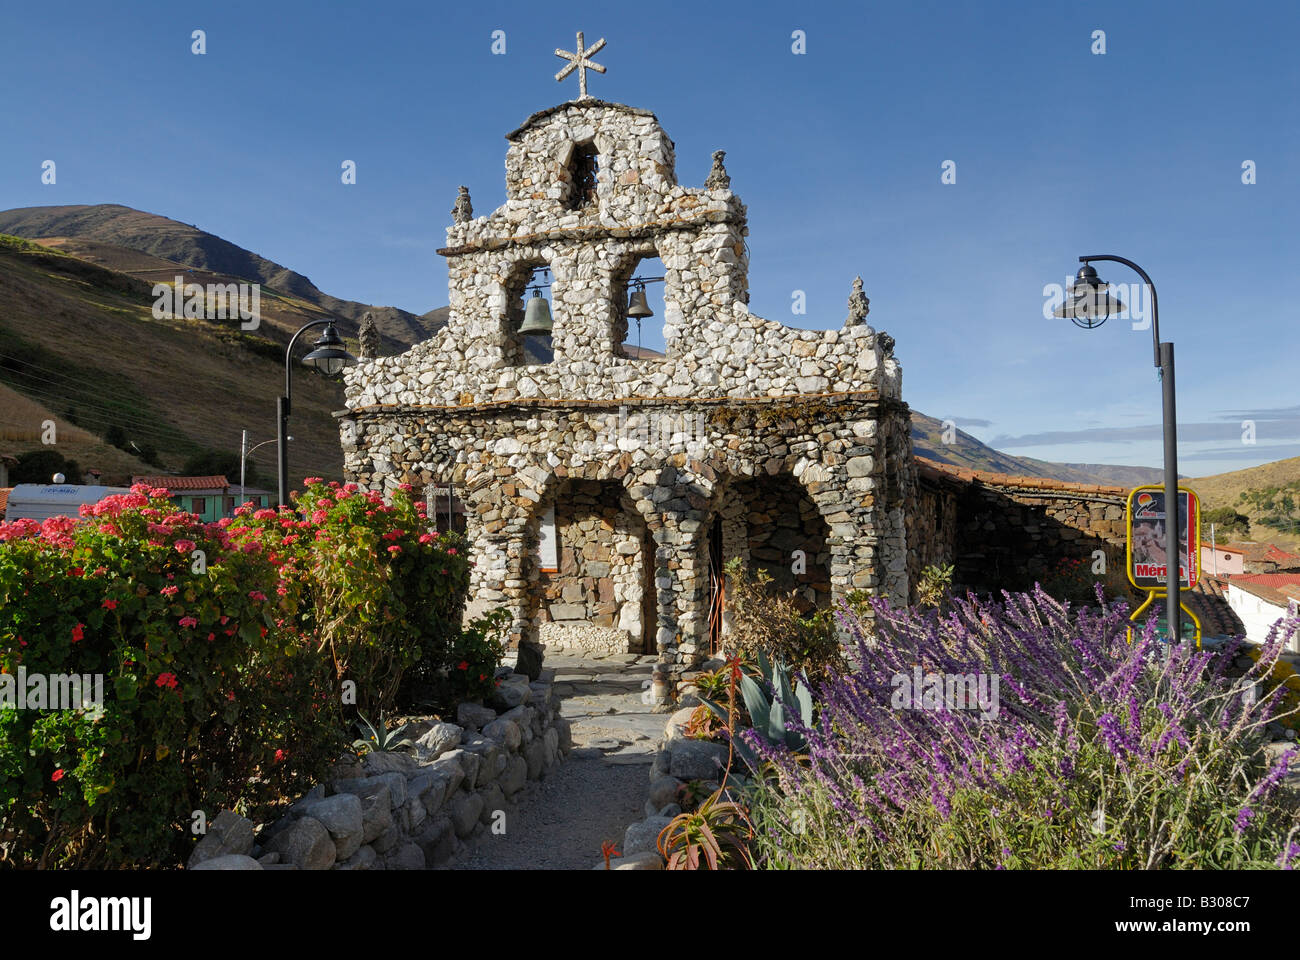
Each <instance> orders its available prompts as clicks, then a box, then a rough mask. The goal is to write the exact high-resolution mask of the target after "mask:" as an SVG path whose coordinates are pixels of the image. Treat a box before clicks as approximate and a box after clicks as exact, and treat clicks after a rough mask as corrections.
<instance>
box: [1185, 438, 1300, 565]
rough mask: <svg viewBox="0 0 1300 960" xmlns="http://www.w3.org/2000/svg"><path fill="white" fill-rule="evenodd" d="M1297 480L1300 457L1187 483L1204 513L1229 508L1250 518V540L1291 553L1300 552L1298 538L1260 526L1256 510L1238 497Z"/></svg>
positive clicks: (1217, 474) (1298, 478)
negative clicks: (1276, 546) (1194, 492)
mask: <svg viewBox="0 0 1300 960" xmlns="http://www.w3.org/2000/svg"><path fill="white" fill-rule="evenodd" d="M1294 480H1300V457H1291V458H1289V459H1287V460H1274V461H1273V462H1272V463H1263V464H1260V465H1259V466H1258V467H1248V468H1247V469H1245V470H1232V471H1230V472H1228V473H1216V474H1213V475H1212V476H1208V477H1197V478H1195V479H1192V480H1188V481H1187V485H1188V486H1189V487H1191V488H1192V489H1193V490H1195V491H1196V492H1197V493H1198V494H1199V495H1200V497H1201V506H1202V508H1203V509H1206V510H1213V509H1215V508H1216V507H1232V508H1233V509H1234V510H1236V511H1238V512H1239V513H1244V514H1245V515H1246V516H1248V517H1250V539H1252V540H1258V541H1261V542H1265V543H1275V544H1277V545H1278V546H1279V547H1285V548H1287V549H1290V550H1297V549H1300V537H1298V536H1294V535H1291V534H1286V533H1283V532H1282V531H1280V530H1275V529H1274V528H1272V527H1268V526H1265V525H1264V524H1262V523H1259V522H1258V521H1257V519H1256V516H1255V511H1253V510H1252V509H1250V508H1249V507H1248V506H1244V505H1242V504H1240V503H1238V500H1237V498H1238V497H1240V496H1241V494H1242V492H1243V491H1246V490H1261V489H1265V488H1268V487H1280V486H1282V485H1283V484H1286V483H1291V482H1292V481H1294Z"/></svg>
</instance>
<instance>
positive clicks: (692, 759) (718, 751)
mask: <svg viewBox="0 0 1300 960" xmlns="http://www.w3.org/2000/svg"><path fill="white" fill-rule="evenodd" d="M666 749H668V750H670V751H671V753H670V757H669V761H668V773H669V774H670V775H671V776H674V777H676V778H677V779H679V780H704V779H707V778H716V777H717V776H718V775H719V773H720V771H721V769H722V767H723V766H724V765H725V764H726V762H727V748H726V746H724V745H723V744H721V743H712V742H710V741H708V740H672V741H670V742H669V744H668V746H667V748H666Z"/></svg>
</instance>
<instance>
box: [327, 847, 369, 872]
mask: <svg viewBox="0 0 1300 960" xmlns="http://www.w3.org/2000/svg"><path fill="white" fill-rule="evenodd" d="M378 860H379V854H377V853H375V848H374V847H371V846H369V845H367V846H362V847H359V848H358V849H357V852H356V853H354V854H352V856H351V857H349V858H348V859H347V860H346V861H345V862H343V863H336V864H334V869H335V870H373V869H374V868H375V864H376V862H377V861H378Z"/></svg>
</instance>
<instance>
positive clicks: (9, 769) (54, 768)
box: [0, 481, 500, 867]
mask: <svg viewBox="0 0 1300 960" xmlns="http://www.w3.org/2000/svg"><path fill="white" fill-rule="evenodd" d="M166 497H167V492H166V491H165V490H151V489H148V488H145V487H136V488H133V490H132V492H131V493H130V494H127V495H121V496H115V497H109V498H108V499H106V500H104V501H101V502H100V503H98V504H95V505H93V506H90V507H85V508H82V515H83V516H82V520H81V522H77V521H74V520H73V519H71V518H55V519H52V520H47V521H45V522H44V523H35V522H32V521H25V520H20V521H15V522H14V523H9V524H0V610H2V611H3V613H2V614H0V672H3V673H7V674H11V675H12V674H15V673H16V672H17V670H18V668H19V667H23V668H25V669H26V671H27V673H28V674H29V675H35V674H72V673H76V674H100V675H102V676H103V690H104V698H103V703H102V704H101V705H99V706H98V707H96V708H95V709H92V710H63V711H54V710H35V709H24V710H0V862H5V861H8V862H13V863H19V864H23V865H36V866H60V865H73V866H83V867H84V866H121V865H133V864H142V865H143V864H164V865H172V864H174V863H176V862H177V861H179V860H180V859H183V857H184V855H185V852H186V851H187V849H188V848H189V846H190V845H192V844H193V842H194V839H195V838H194V835H193V834H192V832H191V830H190V829H189V828H190V825H191V815H192V814H193V812H194V811H196V810H197V811H204V812H205V814H206V815H207V816H208V817H212V816H215V815H216V813H217V811H219V810H220V809H222V808H223V807H229V808H234V809H239V810H240V811H241V812H244V811H249V812H252V811H257V810H260V809H261V808H263V807H265V806H266V805H269V804H272V803H274V802H276V801H277V800H279V799H281V798H282V797H285V796H293V795H297V794H299V793H301V792H303V791H304V790H305V789H306V788H307V787H308V786H309V785H311V784H313V783H315V782H316V781H318V780H319V779H320V778H321V777H322V776H323V774H324V772H325V770H326V767H327V766H328V764H329V763H330V762H331V761H332V760H333V759H334V758H336V757H338V756H339V754H340V753H341V751H342V750H343V749H344V747H345V746H346V742H347V739H348V738H347V726H348V723H349V722H350V720H351V719H352V715H353V714H354V712H355V711H354V709H353V704H355V706H356V707H357V708H359V709H360V710H362V711H364V712H366V713H367V714H370V715H377V714H382V713H383V712H385V711H386V709H387V708H388V706H389V705H391V704H392V703H393V702H394V701H395V700H396V698H397V696H398V692H399V689H401V688H402V684H403V678H404V675H406V674H407V673H408V672H409V673H410V674H411V675H415V674H420V673H422V672H427V673H429V674H432V675H435V676H437V677H439V678H440V680H441V681H442V682H441V685H440V686H439V687H438V690H437V691H436V692H437V694H438V696H440V697H441V698H443V699H442V700H441V701H440V702H441V703H444V704H445V703H447V702H450V701H454V700H455V699H465V698H474V697H478V696H482V695H483V694H485V693H487V692H489V691H490V690H491V689H492V683H493V680H492V677H493V672H494V669H495V667H496V665H497V663H498V662H499V657H500V644H499V631H494V629H493V625H494V624H496V625H498V626H499V618H488V619H487V620H485V621H481V622H477V623H475V624H473V625H472V626H471V628H469V629H467V630H464V631H462V630H461V628H460V617H461V613H462V610H463V607H464V603H465V593H466V590H467V588H468V577H469V565H468V562H467V560H466V558H465V557H464V551H463V549H462V548H461V545H460V541H459V540H458V539H457V538H455V537H454V536H448V535H445V534H444V535H443V536H441V537H440V536H439V535H438V534H435V533H432V532H428V524H427V523H426V522H425V520H424V518H423V515H422V504H418V503H416V502H415V501H414V499H413V498H412V497H411V496H410V492H409V489H404V490H400V491H397V492H395V493H394V494H393V496H392V498H391V500H392V502H391V503H390V504H386V503H384V501H383V499H382V498H381V497H379V496H378V495H377V494H370V493H361V492H359V491H358V490H357V489H356V487H355V486H352V485H349V486H346V487H343V486H340V485H338V484H330V485H326V484H324V483H322V482H320V481H309V482H308V484H307V486H306V489H305V490H304V492H303V494H302V495H301V496H300V497H299V498H298V504H297V506H298V512H297V513H293V512H287V511H286V512H284V513H279V512H277V511H274V510H257V511H254V510H252V509H251V508H250V507H244V508H241V509H240V510H239V511H238V516H237V517H235V518H234V519H233V520H231V519H226V520H222V521H220V522H219V523H213V524H204V523H202V522H201V521H199V520H198V518H196V517H194V516H193V515H191V514H187V513H184V512H182V511H180V510H179V509H177V508H176V507H175V506H173V505H172V504H171V503H170V502H169V501H168V500H167V498H166ZM349 681H351V683H349ZM349 694H352V695H354V696H349Z"/></svg>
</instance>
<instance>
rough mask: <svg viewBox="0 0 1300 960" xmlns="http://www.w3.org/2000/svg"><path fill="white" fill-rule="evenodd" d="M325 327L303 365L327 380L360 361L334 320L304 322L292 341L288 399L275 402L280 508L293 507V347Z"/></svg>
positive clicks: (286, 386)
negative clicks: (309, 332)
mask: <svg viewBox="0 0 1300 960" xmlns="http://www.w3.org/2000/svg"><path fill="white" fill-rule="evenodd" d="M321 326H323V327H325V332H324V333H322V334H321V336H320V338H319V339H318V340H317V341H316V342H315V343H314V344H312V346H313V347H315V349H314V350H312V352H311V353H309V354H307V356H305V357H303V358H302V362H303V363H305V364H306V365H307V366H309V367H315V368H316V369H317V370H319V371H320V372H321V373H323V374H325V375H326V376H327V377H332V376H336V375H337V374H338V373H339V372H340V371H341V370H342V369H343V368H344V367H346V366H349V365H350V364H354V363H356V362H357V358H356V357H354V356H352V354H350V353H348V352H347V350H346V349H344V346H345V345H344V343H343V339H342V338H341V337H340V336H339V335H338V331H337V330H336V329H335V328H334V321H333V320H313V321H311V323H304V324H303V325H302V326H301V327H299V328H298V332H297V333H295V334H294V335H293V338H292V339H291V340H290V341H289V346H287V347H286V348H285V350H284V396H282V397H277V398H276V403H275V413H276V418H275V419H276V442H277V446H278V448H279V453H280V458H279V459H280V478H279V480H280V489H279V498H280V506H288V505H289V445H288V443H287V442H286V441H287V440H288V436H289V410H290V398H291V397H292V396H293V362H292V361H293V348H294V345H295V344H296V343H297V342H298V338H299V337H300V336H302V334H303V332H304V331H306V330H310V329H311V328H312V327H321Z"/></svg>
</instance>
